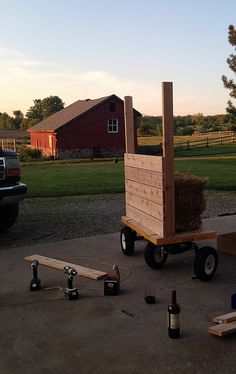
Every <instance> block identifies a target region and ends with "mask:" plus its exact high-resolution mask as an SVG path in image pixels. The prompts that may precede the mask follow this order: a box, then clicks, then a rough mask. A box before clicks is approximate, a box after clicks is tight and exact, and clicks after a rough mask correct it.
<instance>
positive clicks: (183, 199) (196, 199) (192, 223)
mask: <svg viewBox="0 0 236 374" xmlns="http://www.w3.org/2000/svg"><path fill="white" fill-rule="evenodd" d="M206 184H207V179H206V178H202V177H195V176H192V175H186V174H181V173H176V174H175V231H176V232H183V231H193V230H197V229H199V228H200V227H201V225H202V219H201V214H202V212H203V211H204V210H205V208H206V200H205V197H204V189H205V186H206Z"/></svg>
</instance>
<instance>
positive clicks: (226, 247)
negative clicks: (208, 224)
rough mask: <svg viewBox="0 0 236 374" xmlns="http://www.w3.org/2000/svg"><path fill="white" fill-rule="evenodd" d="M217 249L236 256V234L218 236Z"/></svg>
mask: <svg viewBox="0 0 236 374" xmlns="http://www.w3.org/2000/svg"><path fill="white" fill-rule="evenodd" d="M217 249H218V250H219V251H221V252H225V253H228V254H229V255H233V256H236V232H230V233H227V234H221V235H218V236H217Z"/></svg>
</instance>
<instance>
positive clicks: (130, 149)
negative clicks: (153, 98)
mask: <svg viewBox="0 0 236 374" xmlns="http://www.w3.org/2000/svg"><path fill="white" fill-rule="evenodd" d="M124 112H125V113H124V114H125V145H126V152H127V153H135V137H134V114H133V99H132V96H125V98H124Z"/></svg>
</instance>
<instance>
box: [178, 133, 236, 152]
mask: <svg viewBox="0 0 236 374" xmlns="http://www.w3.org/2000/svg"><path fill="white" fill-rule="evenodd" d="M231 143H236V133H235V132H233V133H231V135H226V136H218V137H212V136H210V137H206V138H204V139H199V140H187V141H185V142H178V143H175V149H192V148H197V147H198V148H204V147H212V146H216V145H222V144H231Z"/></svg>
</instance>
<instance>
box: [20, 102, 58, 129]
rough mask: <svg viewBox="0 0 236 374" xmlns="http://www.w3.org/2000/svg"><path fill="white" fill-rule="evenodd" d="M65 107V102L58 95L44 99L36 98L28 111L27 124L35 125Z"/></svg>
mask: <svg viewBox="0 0 236 374" xmlns="http://www.w3.org/2000/svg"><path fill="white" fill-rule="evenodd" d="M63 108H64V103H63V101H62V100H61V99H60V98H59V97H58V96H48V97H45V98H44V99H43V100H41V99H35V100H34V105H33V106H31V107H30V108H29V110H28V111H27V113H26V118H27V120H28V121H27V124H29V126H33V125H35V124H36V123H38V122H40V121H42V120H43V119H44V118H47V117H49V116H51V115H52V114H53V113H56V112H58V111H59V110H61V109H63Z"/></svg>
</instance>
